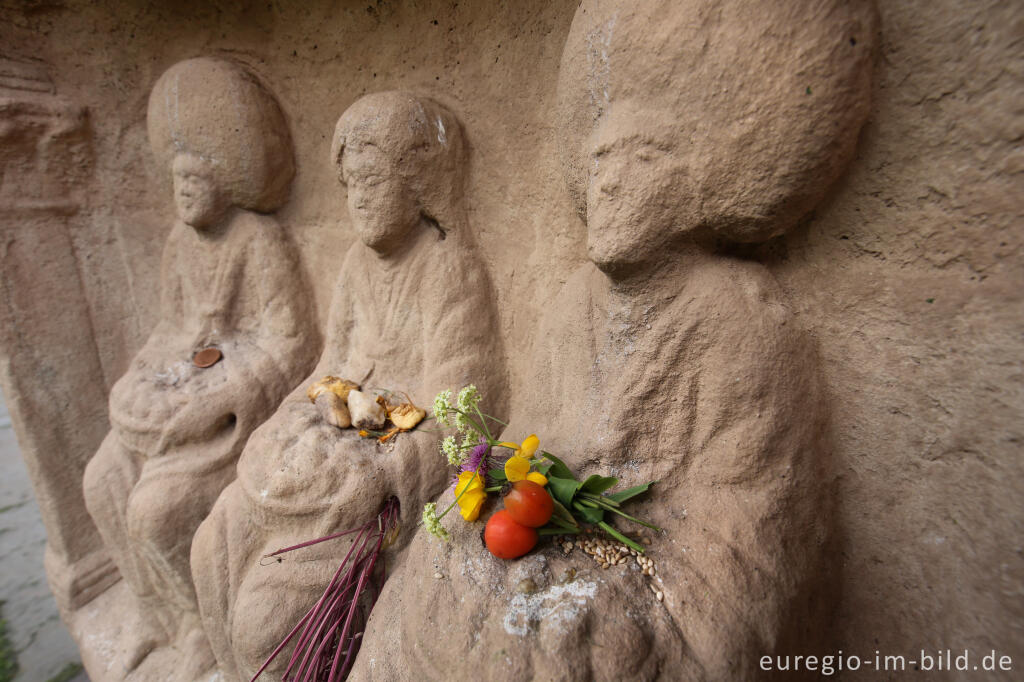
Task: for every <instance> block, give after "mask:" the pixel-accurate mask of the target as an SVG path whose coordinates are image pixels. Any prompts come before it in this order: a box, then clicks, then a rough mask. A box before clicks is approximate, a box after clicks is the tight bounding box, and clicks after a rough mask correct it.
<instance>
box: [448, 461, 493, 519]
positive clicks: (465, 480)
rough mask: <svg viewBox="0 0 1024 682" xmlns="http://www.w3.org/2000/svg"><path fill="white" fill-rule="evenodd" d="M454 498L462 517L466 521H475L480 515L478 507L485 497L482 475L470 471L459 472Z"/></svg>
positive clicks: (481, 505)
mask: <svg viewBox="0 0 1024 682" xmlns="http://www.w3.org/2000/svg"><path fill="white" fill-rule="evenodd" d="M455 499H456V501H457V502H458V505H459V513H460V514H462V518H464V519H465V520H466V521H476V520H477V518H478V517H479V516H480V508H481V507H483V506H484V500H486V499H487V493H486V492H485V491H484V482H483V479H482V477H481V476H479V475H477V474H474V472H472V471H463V472H462V473H461V474H459V480H458V481H457V482H456V483H455Z"/></svg>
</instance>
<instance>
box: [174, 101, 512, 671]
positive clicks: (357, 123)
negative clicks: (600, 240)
mask: <svg viewBox="0 0 1024 682" xmlns="http://www.w3.org/2000/svg"><path fill="white" fill-rule="evenodd" d="M332 157H333V162H334V163H335V164H336V165H337V168H338V171H339V176H340V179H341V182H342V184H343V185H345V186H346V187H347V188H348V208H349V214H350V217H351V220H352V224H353V226H354V227H355V230H356V233H357V234H358V236H359V241H358V242H357V243H356V244H354V245H353V246H352V247H351V249H350V250H349V252H348V254H347V256H346V257H345V260H344V262H343V263H342V264H341V268H340V272H339V274H338V280H337V284H336V286H335V289H334V294H333V298H332V303H331V312H330V320H329V323H328V332H327V335H326V336H327V338H326V345H325V348H324V352H323V355H322V356H321V358H320V362H319V364H318V365H317V367H316V370H315V371H314V372H313V374H312V375H311V376H310V378H309V380H308V381H309V382H312V381H314V380H316V379H319V378H320V377H321V376H323V375H327V374H330V375H335V376H339V377H344V378H346V379H350V380H353V381H355V382H359V383H361V384H362V385H363V388H364V390H373V389H374V388H377V389H389V390H393V391H404V392H406V393H408V394H409V395H410V396H411V397H412V398H413V399H414V400H415V401H417V402H419V403H420V404H421V405H425V404H428V403H429V401H430V400H432V398H433V396H434V395H435V394H436V393H437V391H439V390H441V389H444V388H451V387H458V386H462V385H464V384H466V383H468V382H470V381H473V382H475V383H476V385H477V386H478V387H479V389H480V390H481V392H482V393H484V394H485V395H487V396H488V398H489V399H490V400H491V401H492V403H493V404H497V405H499V406H501V405H503V404H504V402H503V399H502V395H501V393H500V391H501V390H502V389H503V387H504V386H505V368H504V360H503V355H502V352H501V345H500V342H499V341H498V337H497V333H496V314H495V309H494V303H493V301H494V298H493V292H492V291H491V287H490V284H489V280H488V277H487V275H486V273H485V271H484V268H483V266H482V264H481V262H480V260H479V259H478V257H477V256H476V255H475V252H474V248H473V240H472V235H471V233H470V231H469V227H468V225H467V222H466V217H465V214H464V209H463V206H462V192H463V176H464V167H465V145H464V141H463V136H462V131H461V128H460V125H459V123H458V121H457V120H456V119H455V117H454V116H453V115H452V114H451V113H450V112H449V111H448V110H446V109H445V108H444V107H442V106H440V105H438V104H437V103H435V102H433V101H431V100H428V99H425V98H421V97H414V96H412V95H409V94H407V93H403V92H383V93H377V94H372V95H368V96H366V97H363V98H362V99H360V100H358V101H357V102H356V103H355V104H353V105H352V106H351V107H350V108H349V109H348V110H347V111H346V112H345V113H344V115H343V116H342V117H341V119H340V120H339V122H338V126H337V130H336V132H335V136H334V145H333V152H332ZM499 409H500V408H499ZM439 440H440V437H439V435H438V434H437V433H436V430H433V429H430V428H429V426H428V425H424V426H421V428H420V429H419V430H417V431H412V432H409V433H403V434H400V435H399V436H397V437H396V438H394V439H392V440H391V441H390V442H388V443H386V444H379V443H378V442H377V441H376V440H375V439H373V438H363V437H360V436H359V435H358V433H357V430H356V429H345V430H342V429H339V428H336V427H335V426H332V425H331V424H329V423H327V422H326V421H325V420H324V419H323V418H322V417H321V413H320V412H319V411H318V409H317V407H316V406H315V405H314V404H312V403H311V402H310V400H309V399H308V398H307V396H306V385H302V386H300V387H298V388H297V389H296V390H295V391H294V392H293V393H292V395H291V396H289V397H288V398H287V399H286V400H285V401H284V403H283V404H282V405H281V406H280V408H279V409H278V410H277V412H276V413H275V414H274V416H273V417H271V418H270V419H269V420H268V421H267V423H266V424H264V425H263V426H262V427H260V428H259V429H258V430H257V431H256V433H254V434H253V437H252V438H251V439H250V441H249V443H248V445H247V446H246V448H245V451H244V452H243V454H242V457H241V459H240V460H239V463H238V479H237V480H236V481H235V482H234V483H232V484H231V485H230V486H228V488H227V489H226V490H225V491H224V492H223V493H222V494H221V496H220V498H219V499H218V501H217V504H216V505H215V507H214V509H213V512H212V513H211V514H210V516H209V517H208V518H207V519H206V521H204V522H203V524H202V526H201V527H200V529H199V532H198V533H197V535H196V539H195V542H194V544H193V546H192V570H193V575H194V578H195V583H196V588H197V591H198V595H199V604H200V609H201V611H202V616H203V623H204V626H205V628H206V631H207V633H208V636H209V638H210V641H211V642H212V644H213V648H214V652H215V654H216V657H217V662H218V664H219V666H220V669H221V671H222V673H223V674H225V675H226V676H227V678H228V679H249V677H251V676H252V674H253V673H254V672H255V671H256V670H257V669H258V668H259V666H260V665H261V664H262V663H263V661H264V659H265V658H266V657H267V656H268V655H269V654H270V653H271V652H272V651H273V650H274V648H275V647H276V645H277V644H278V643H279V642H280V641H281V639H282V638H283V637H284V636H285V635H286V634H287V633H288V632H289V631H290V630H291V628H292V627H293V626H294V625H295V624H296V623H297V622H298V620H299V619H300V618H301V617H302V615H303V614H304V613H305V612H306V611H307V610H308V609H309V608H310V606H312V604H313V603H314V602H315V601H316V599H317V598H318V597H319V595H320V593H321V592H322V591H323V589H324V588H325V587H326V586H327V583H328V581H329V580H330V577H331V575H332V574H333V573H334V571H335V569H336V568H337V566H338V564H339V563H340V561H341V558H342V557H343V556H344V550H345V545H344V541H342V540H339V541H337V542H329V543H323V544H321V545H317V546H314V547H310V548H308V549H304V550H300V551H297V552H295V553H293V554H289V555H288V558H286V559H285V561H283V562H282V563H275V562H269V563H267V562H264V563H265V564H266V565H263V564H261V562H260V557H261V556H262V555H264V554H266V553H269V552H272V551H274V550H276V549H279V548H282V547H285V546H289V545H294V544H297V543H299V542H301V541H304V540H310V539H313V538H316V537H319V536H323V535H327V534H329V533H331V532H334V531H338V530H343V529H346V528H351V527H355V526H358V525H362V524H363V523H365V522H366V521H368V520H370V519H372V518H374V517H375V516H376V515H377V513H378V512H379V511H380V509H381V507H382V505H383V503H384V501H385V500H386V499H387V498H388V497H390V496H395V497H397V498H398V499H399V501H400V503H401V509H402V520H401V522H402V536H401V539H400V540H399V545H398V546H399V547H400V546H401V545H402V544H405V543H406V542H407V541H408V539H409V538H410V537H411V536H412V534H413V532H414V531H415V529H416V525H417V520H418V518H419V515H420V512H421V510H422V506H423V503H424V502H426V501H427V500H429V499H431V498H432V497H434V496H436V495H437V494H438V493H439V492H440V491H441V489H442V488H444V486H445V484H446V482H447V480H448V476H449V472H448V470H447V467H446V466H445V465H444V460H443V458H442V457H441V455H439V454H438V443H439ZM390 564H391V562H390V559H389V565H390ZM287 658H288V656H287V655H284V656H281V657H280V658H279V659H278V661H277V665H276V667H275V668H272V669H269V670H268V671H267V672H266V673H264V675H265V676H266V678H267V679H280V669H281V667H283V666H284V664H285V663H286V661H287Z"/></svg>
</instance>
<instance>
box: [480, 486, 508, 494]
mask: <svg viewBox="0 0 1024 682" xmlns="http://www.w3.org/2000/svg"><path fill="white" fill-rule="evenodd" d="M504 487H505V486H503V485H492V486H491V487H490V488H484V492H485V493H497V492H501V489H502V488H504Z"/></svg>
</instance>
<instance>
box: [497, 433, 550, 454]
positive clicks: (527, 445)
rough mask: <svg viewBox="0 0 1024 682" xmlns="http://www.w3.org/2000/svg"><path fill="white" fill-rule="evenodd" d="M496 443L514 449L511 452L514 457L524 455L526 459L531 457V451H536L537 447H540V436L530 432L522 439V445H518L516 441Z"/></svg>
mask: <svg viewBox="0 0 1024 682" xmlns="http://www.w3.org/2000/svg"><path fill="white" fill-rule="evenodd" d="M498 445H500V446H501V447H503V448H510V449H512V450H515V452H513V453H512V455H513V456H514V457H525V458H526V459H530V458H531V457H533V453H535V452H537V448H539V447H540V438H537V435H536V434H530V435H529V436H527V437H526V440H524V441H523V444H522V445H519V444H518V443H498Z"/></svg>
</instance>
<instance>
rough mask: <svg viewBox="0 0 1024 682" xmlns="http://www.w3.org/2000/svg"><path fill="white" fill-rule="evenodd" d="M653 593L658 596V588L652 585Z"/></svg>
mask: <svg viewBox="0 0 1024 682" xmlns="http://www.w3.org/2000/svg"><path fill="white" fill-rule="evenodd" d="M651 592H653V593H654V594H655V596H657V594H658V588H657V587H656V586H655V585H651Z"/></svg>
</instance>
